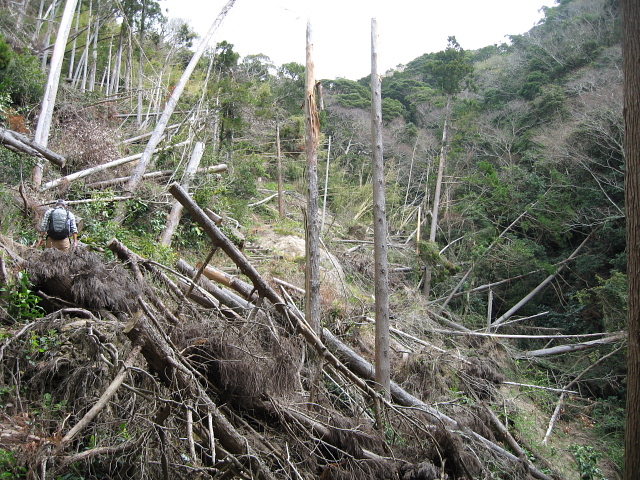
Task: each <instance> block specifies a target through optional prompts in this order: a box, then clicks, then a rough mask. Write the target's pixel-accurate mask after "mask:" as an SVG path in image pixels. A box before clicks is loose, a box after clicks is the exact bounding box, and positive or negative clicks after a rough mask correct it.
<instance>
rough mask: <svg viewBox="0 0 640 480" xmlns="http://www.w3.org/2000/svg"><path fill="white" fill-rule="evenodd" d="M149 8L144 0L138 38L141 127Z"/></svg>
mask: <svg viewBox="0 0 640 480" xmlns="http://www.w3.org/2000/svg"><path fill="white" fill-rule="evenodd" d="M146 8H147V0H142V10H141V13H140V32H139V38H138V47H139V48H140V53H139V55H138V105H137V109H136V111H137V116H136V125H138V127H140V126H141V125H142V97H143V95H142V93H143V87H144V84H143V81H142V79H143V77H144V29H145V24H144V22H145V17H146V15H145V13H146Z"/></svg>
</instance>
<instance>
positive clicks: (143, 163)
mask: <svg viewBox="0 0 640 480" xmlns="http://www.w3.org/2000/svg"><path fill="white" fill-rule="evenodd" d="M234 3H235V0H229V1H228V2H227V3H226V4H225V6H224V7H222V10H221V11H220V14H219V15H218V17H217V18H216V20H215V21H214V22H213V24H212V25H211V27H210V28H209V31H208V32H207V34H206V35H205V36H204V38H203V39H202V41H201V42H200V45H198V49H197V50H196V51H195V53H194V54H193V57H191V60H190V61H189V64H188V65H187V68H186V69H185V71H184V73H183V74H182V77H181V78H180V81H179V82H178V84H177V85H176V88H175V89H174V90H173V92H172V93H171V97H170V98H169V100H168V101H167V104H166V106H165V108H164V111H163V112H162V116H161V117H160V120H158V123H157V124H156V127H155V129H154V131H153V135H151V138H150V139H149V143H147V146H146V148H145V150H144V152H143V153H142V157H141V158H140V161H139V162H138V165H136V168H135V170H134V171H133V174H132V175H131V179H130V180H129V182H128V183H127V185H126V187H125V190H126V191H127V192H130V193H135V191H136V190H137V188H138V184H139V183H140V180H141V178H142V175H144V172H145V171H146V170H147V167H148V166H149V164H150V163H151V159H152V154H153V152H154V150H155V149H156V147H157V146H158V143H159V142H160V139H161V138H162V135H163V134H164V130H165V128H166V126H167V124H168V122H169V119H170V118H171V115H172V114H173V111H174V110H175V108H176V105H177V104H178V99H179V98H180V95H182V92H183V91H184V88H185V86H186V84H187V82H188V81H189V78H190V77H191V74H192V73H193V71H194V69H195V68H196V65H197V63H198V61H199V60H200V58H201V57H202V54H203V53H204V51H205V50H206V48H207V46H208V44H209V40H210V39H211V37H212V36H213V34H214V33H215V31H216V30H217V29H218V26H219V25H220V23H222V20H223V19H224V17H225V16H226V15H227V13H228V12H229V10H230V9H231V7H233V4H234ZM123 219H124V207H123V208H122V209H120V211H119V212H118V214H117V216H116V221H122V220H123Z"/></svg>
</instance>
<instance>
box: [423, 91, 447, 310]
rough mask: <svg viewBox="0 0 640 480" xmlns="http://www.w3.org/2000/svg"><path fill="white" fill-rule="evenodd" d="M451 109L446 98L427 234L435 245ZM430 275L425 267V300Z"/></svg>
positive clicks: (428, 269)
mask: <svg viewBox="0 0 640 480" xmlns="http://www.w3.org/2000/svg"><path fill="white" fill-rule="evenodd" d="M450 108H451V97H449V98H447V107H446V112H445V118H444V128H443V129H442V145H441V146H440V163H439V164H438V177H437V178H436V190H435V193H434V195H433V210H432V211H431V230H430V232H429V241H430V242H432V243H435V241H436V234H437V232H438V211H439V210H440V195H441V193H440V192H441V191H442V177H443V175H444V166H445V163H446V161H447V129H448V127H449V115H450V113H449V112H450ZM431 273H432V267H431V266H430V265H427V266H426V268H425V271H424V285H423V286H422V292H423V295H424V296H425V298H426V299H429V295H430V294H431Z"/></svg>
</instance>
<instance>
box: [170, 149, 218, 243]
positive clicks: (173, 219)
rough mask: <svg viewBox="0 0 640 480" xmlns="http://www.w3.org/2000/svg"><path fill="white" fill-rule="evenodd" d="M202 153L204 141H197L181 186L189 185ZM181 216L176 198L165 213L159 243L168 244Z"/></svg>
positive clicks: (180, 206)
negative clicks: (165, 217)
mask: <svg viewBox="0 0 640 480" xmlns="http://www.w3.org/2000/svg"><path fill="white" fill-rule="evenodd" d="M203 154H204V143H202V142H197V143H196V145H195V147H194V148H193V152H192V153H191V158H190V159H189V163H188V165H187V169H186V170H185V173H184V179H183V181H182V185H183V188H184V189H185V190H188V189H189V187H190V186H191V180H192V179H193V176H194V175H195V173H196V171H197V170H198V166H199V165H200V160H201V159H202V155H203ZM225 169H226V165H225ZM181 217H182V205H181V204H180V202H178V201H177V200H174V201H173V205H172V206H171V212H169V214H168V215H167V222H166V225H165V227H164V230H163V231H162V235H161V236H160V243H161V244H162V245H166V246H170V245H171V240H172V239H173V234H174V233H175V231H176V228H178V223H180V218H181Z"/></svg>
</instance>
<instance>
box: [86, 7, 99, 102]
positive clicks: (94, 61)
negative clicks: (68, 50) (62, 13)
mask: <svg viewBox="0 0 640 480" xmlns="http://www.w3.org/2000/svg"><path fill="white" fill-rule="evenodd" d="M92 5H93V2H91V3H89V23H90V22H91V18H92V17H91V7H92ZM93 30H94V34H93V48H92V49H91V71H90V72H89V91H90V92H93V91H94V90H95V89H96V75H97V73H98V34H99V33H100V0H98V6H97V8H96V23H95V25H94V27H93ZM88 61H89V59H88V58H87V62H88Z"/></svg>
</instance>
